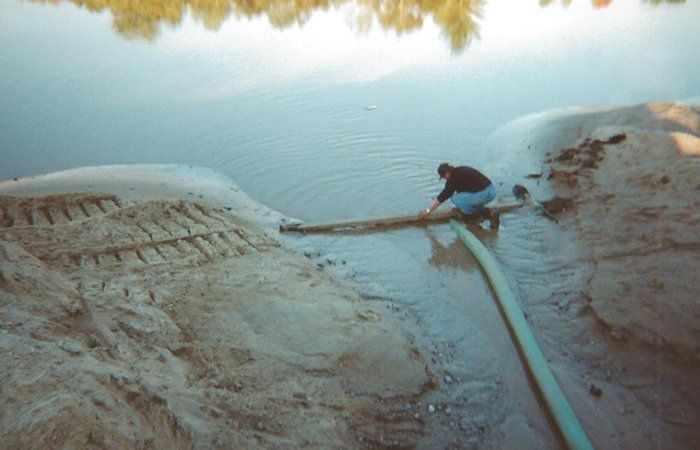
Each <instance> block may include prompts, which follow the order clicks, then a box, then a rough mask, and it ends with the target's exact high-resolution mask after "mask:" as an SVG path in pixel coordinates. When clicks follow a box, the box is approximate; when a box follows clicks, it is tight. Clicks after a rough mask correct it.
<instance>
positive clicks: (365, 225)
mask: <svg viewBox="0 0 700 450" xmlns="http://www.w3.org/2000/svg"><path fill="white" fill-rule="evenodd" d="M521 206H522V203H519V202H506V203H499V204H496V205H494V206H491V207H489V210H491V211H493V212H495V213H497V214H500V213H503V212H507V211H511V210H513V209H516V208H520V207H521ZM450 219H462V220H465V221H475V220H477V219H479V220H480V219H481V216H480V215H465V214H463V213H462V212H459V211H454V210H450V211H444V212H433V213H432V214H430V215H428V216H426V217H424V218H422V219H421V218H419V217H418V214H412V215H410V216H392V217H375V218H370V219H361V220H347V221H341V222H328V223H319V224H299V223H295V224H283V225H280V232H282V233H286V232H293V233H329V232H338V231H349V230H368V229H372V228H398V227H404V226H406V227H409V226H427V225H433V224H436V223H444V222H448V221H449V220H450Z"/></svg>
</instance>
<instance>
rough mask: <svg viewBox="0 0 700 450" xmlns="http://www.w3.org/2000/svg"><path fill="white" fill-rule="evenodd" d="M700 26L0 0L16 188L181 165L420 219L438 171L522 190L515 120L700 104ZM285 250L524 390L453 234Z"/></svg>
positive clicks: (483, 13)
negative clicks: (53, 174) (494, 152)
mask: <svg viewBox="0 0 700 450" xmlns="http://www.w3.org/2000/svg"><path fill="white" fill-rule="evenodd" d="M78 3H83V6H78ZM299 5H304V6H299ZM317 5H320V6H317ZM699 23H700V2H697V1H688V2H663V1H636V0H628V1H624V2H623V1H613V2H610V1H594V2H590V1H586V0H573V1H571V2H568V1H564V2H557V1H540V2H538V1H536V0H522V1H517V2H515V1H513V2H511V1H505V0H491V1H486V0H472V1H468V0H462V1H445V2H418V1H403V2H398V1H397V2H370V1H362V0H357V1H349V0H336V1H332V0H331V1H325V2H321V1H319V2H313V1H312V2H292V1H282V2H279V1H278V2H243V1H234V0H228V1H222V2H214V1H212V2H206V1H205V2H188V1H185V0H171V1H165V0H162V1H155V0H145V1H142V2H127V1H123V0H105V1H100V2H93V1H86V2H77V1H56V2H44V1H17V0H0V44H1V45H0V152H1V154H2V158H3V164H2V166H1V167H0V179H7V178H12V177H19V176H26V175H33V174H38V173H46V172H50V171H56V170H62V169H67V168H73V167H78V166H87V165H102V164H123V163H185V164H193V165H199V166H209V167H213V168H215V169H217V170H219V171H221V172H223V173H225V174H227V175H229V176H231V177H232V178H233V179H234V180H235V181H236V182H237V183H238V184H239V185H240V187H241V188H242V189H243V190H244V191H246V192H247V193H248V194H249V195H251V196H252V197H253V198H255V199H256V200H258V201H260V202H261V203H263V204H265V205H267V206H269V207H271V208H273V209H276V210H279V211H281V212H282V213H284V214H286V215H288V216H292V217H297V218H301V219H304V220H307V221H329V220H335V219H347V218H357V217H367V216H377V215H386V214H393V213H398V214H406V213H413V212H417V211H418V210H419V209H420V208H424V207H425V206H426V205H427V204H429V202H430V201H431V199H432V198H434V196H435V195H436V194H437V192H438V191H439V189H440V188H441V186H440V185H439V184H438V180H437V176H436V174H435V168H436V166H437V164H438V163H439V162H442V161H452V162H455V163H466V164H470V165H474V166H477V167H484V166H488V167H489V168H490V170H491V172H490V173H489V175H490V176H492V177H493V178H494V179H496V180H501V181H505V182H506V186H507V188H508V189H509V187H510V185H511V184H512V182H513V181H514V180H504V179H503V177H502V176H501V174H500V173H499V169H498V167H499V164H503V165H507V164H509V163H513V161H491V160H490V159H489V148H488V146H487V144H486V142H487V139H488V137H489V135H490V134H491V133H493V132H494V131H495V130H496V129H498V128H499V127H500V126H501V125H503V124H505V123H507V122H508V121H510V120H512V119H514V118H516V117H518V116H521V115H524V114H529V113H532V112H535V111H541V110H546V109H550V108H558V107H566V106H572V105H581V104H611V103H636V102H644V101H652V100H654V101H658V100H679V99H687V98H693V97H696V98H697V97H698V95H700V53H698V43H699V42H700V31H698V30H700V28H698V24H699ZM516 181H517V180H516ZM533 220H535V219H533V217H532V216H530V215H528V214H526V213H523V214H520V215H518V216H516V217H513V218H506V219H504V222H503V227H502V229H501V231H500V233H499V235H497V236H496V235H494V234H491V235H487V236H485V239H486V240H487V242H488V243H489V245H491V246H492V247H493V248H494V249H495V250H496V251H497V253H498V254H499V255H500V256H501V257H502V258H506V259H507V258H522V259H523V260H529V259H530V258H531V257H532V252H536V249H537V246H538V243H537V241H536V239H535V241H534V242H530V241H527V242H526V241H525V240H522V242H519V243H518V242H517V239H516V240H514V239H513V238H512V236H515V235H518V231H520V235H522V234H523V233H522V231H523V230H526V229H529V230H531V234H532V233H534V234H535V235H537V233H546V232H549V231H551V230H549V229H548V227H550V224H547V223H540V222H538V224H537V225H535V226H534V227H533V225H532V223H533ZM509 236H510V238H509ZM289 239H290V240H291V241H292V243H293V244H294V245H296V246H297V247H299V248H302V249H305V250H309V251H313V252H314V253H316V252H319V253H321V254H322V255H323V258H324V259H325V258H329V259H331V260H334V261H336V262H340V261H345V262H346V264H344V265H343V264H340V265H339V266H342V270H343V271H344V272H345V273H350V274H352V275H353V276H354V277H356V278H358V279H360V280H362V281H364V282H365V283H366V284H367V286H368V289H369V290H370V291H372V292H373V293H375V294H378V295H387V296H389V297H392V298H394V299H397V300H398V301H400V302H403V303H404V304H406V305H410V307H411V308H412V310H413V311H414V312H415V313H416V314H417V316H418V318H419V320H420V321H421V322H422V323H423V329H424V330H426V333H427V334H428V335H430V336H431V337H432V338H433V339H434V341H435V342H437V343H438V344H437V345H438V348H440V345H441V344H440V343H447V342H457V343H458V345H457V349H458V350H457V353H456V354H455V355H454V359H453V360H452V362H451V363H450V364H452V366H451V368H450V370H451V371H452V373H454V374H458V375H459V374H462V375H464V376H469V377H471V378H475V377H477V378H478V377H483V378H484V379H494V378H498V377H505V378H509V377H512V378H518V377H520V376H521V374H518V373H513V374H512V375H511V374H510V373H511V372H512V371H513V370H516V371H517V369H514V367H515V366H517V362H516V363H515V364H512V363H503V364H505V367H504V366H502V365H499V364H501V363H496V362H494V361H495V357H493V356H492V355H495V354H501V353H503V352H512V349H510V342H509V340H508V337H507V332H506V331H505V329H504V328H503V327H502V325H501V324H500V317H499V316H498V312H497V310H496V307H495V306H494V305H493V302H492V300H491V296H490V293H489V290H488V287H487V286H486V285H485V284H484V283H483V281H482V278H481V274H480V273H479V271H478V269H477V268H476V266H475V265H474V263H473V262H472V261H471V260H470V259H469V256H468V254H467V253H466V251H465V250H464V249H463V248H462V247H461V244H459V243H457V241H456V238H455V237H454V235H453V234H452V233H451V231H450V230H449V229H448V228H447V227H446V226H441V227H434V228H433V229H432V230H423V229H411V230H401V231H392V232H389V233H382V234H374V235H362V236H332V237H304V238H300V237H291V238H289ZM523 249H524V250H523ZM530 250H532V252H530ZM545 269H546V268H545ZM467 296H468V298H466V297H467ZM514 360H516V361H517V358H514ZM503 373H507V375H503ZM505 385H509V384H508V380H507V379H506V380H505ZM510 389H511V390H515V391H516V393H517V392H518V389H521V388H518V387H511V388H510ZM522 389H527V386H525V387H524V388H522ZM511 393H512V392H511ZM522 401H523V402H524V403H526V404H528V402H529V404H530V407H531V409H532V408H536V406H533V405H535V402H534V400H532V399H530V400H522ZM521 406H522V405H516V404H511V405H510V406H507V407H509V408H512V409H514V410H515V409H518V408H520V407H521ZM526 406H527V405H526ZM528 420H531V421H532V423H534V425H533V426H534V427H535V428H537V429H539V430H540V432H541V433H543V435H544V436H545V437H543V439H544V441H543V442H544V443H545V444H547V443H549V444H551V443H552V439H553V438H552V437H551V436H548V437H547V432H546V429H547V425H546V423H544V422H543V421H542V420H540V419H536V418H533V417H530V416H528ZM543 430H544V431H543Z"/></svg>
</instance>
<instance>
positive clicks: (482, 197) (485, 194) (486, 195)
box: [452, 183, 496, 214]
mask: <svg viewBox="0 0 700 450" xmlns="http://www.w3.org/2000/svg"><path fill="white" fill-rule="evenodd" d="M494 198H496V188H495V187H494V186H493V183H491V184H489V187H487V188H486V189H484V190H483V191H479V192H456V193H455V194H453V195H452V203H454V204H455V206H456V207H457V208H459V209H460V210H462V212H463V213H464V214H471V213H473V212H476V211H479V210H482V209H484V205H485V204H487V203H488V202H490V201H492V200H493V199H494Z"/></svg>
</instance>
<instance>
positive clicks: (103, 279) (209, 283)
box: [0, 194, 431, 448]
mask: <svg viewBox="0 0 700 450" xmlns="http://www.w3.org/2000/svg"><path fill="white" fill-rule="evenodd" d="M0 207H1V208H2V218H1V220H2V224H1V226H2V227H1V228H0V248H1V250H0V259H1V264H2V266H1V267H2V270H1V271H0V294H1V295H2V301H1V303H0V347H1V351H0V379H1V383H0V411H1V412H0V431H1V432H2V436H3V441H4V445H5V446H7V447H8V448H20V447H21V448H47V447H52V448H56V447H60V448H81V447H110V448H124V447H134V448H149V447H154V448H193V447H195V448H206V447H210V446H217V447H219V446H221V447H235V448H245V447H248V448H253V447H258V446H264V447H286V448H289V447H297V446H303V445H311V446H313V447H325V448H329V447H334V446H343V447H346V446H352V445H356V444H357V442H358V440H360V441H365V442H373V441H376V442H384V443H390V444H397V445H411V444H412V443H413V442H415V440H416V439H418V438H419V437H420V436H421V434H422V424H421V422H420V421H416V420H414V418H413V417H412V416H411V415H410V413H409V412H406V411H405V410H404V407H403V405H404V404H405V403H406V402H414V401H416V400H417V399H418V398H419V397H420V396H421V395H422V394H423V393H424V392H425V391H426V390H427V389H429V388H430V387H431V376H430V374H429V373H428V370H427V368H426V365H425V362H424V361H423V357H422V355H421V354H420V352H419V351H418V349H417V347H416V344H415V343H414V342H413V337H412V335H411V333H410V332H408V330H406V329H405V328H404V326H403V325H402V323H401V322H400V321H399V320H398V319H397V318H395V317H394V315H393V314H392V313H391V312H390V311H389V310H388V309H386V308H384V307H383V306H382V304H381V303H376V302H375V303H373V304H372V305H369V304H368V303H367V302H366V301H364V300H362V299H360V298H359V297H358V296H357V295H356V294H355V293H354V292H353V291H351V290H350V289H349V288H347V287H345V286H342V285H340V284H339V283H338V282H336V281H333V280H332V279H331V278H330V277H328V276H327V275H326V274H324V273H323V272H321V271H319V270H318V269H317V268H315V267H314V266H313V265H312V264H311V262H310V261H308V260H307V259H306V258H304V257H303V256H301V255H298V254H295V253H292V252H289V251H287V250H285V249H283V248H280V246H279V245H278V244H277V243H276V242H275V241H274V240H273V239H272V238H270V237H269V236H268V235H266V234H265V233H263V232H262V231H261V230H260V229H259V228H258V227H256V226H253V225H251V224H250V223H249V222H246V221H242V220H240V219H238V218H236V217H235V216H233V215H231V214H229V213H228V212H226V211H225V210H221V209H219V208H215V207H212V206H209V205H207V204H205V203H196V202H189V201H176V200H161V201H128V200H124V199H121V198H119V197H116V196H114V195H92V194H62V195H56V196H51V197H30V198H16V197H7V196H5V197H0Z"/></svg>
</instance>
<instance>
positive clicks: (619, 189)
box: [548, 103, 700, 361]
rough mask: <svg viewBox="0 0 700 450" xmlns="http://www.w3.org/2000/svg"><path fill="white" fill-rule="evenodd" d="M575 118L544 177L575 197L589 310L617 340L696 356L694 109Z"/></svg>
mask: <svg viewBox="0 0 700 450" xmlns="http://www.w3.org/2000/svg"><path fill="white" fill-rule="evenodd" d="M577 119H578V120H579V123H578V124H576V123H575V121H572V120H571V119H569V120H570V122H569V124H567V126H561V124H559V125H558V126H559V128H560V129H561V132H562V133H563V134H564V133H567V132H571V131H573V130H574V129H575V130H576V131H575V132H576V140H574V141H570V142H568V143H567V144H566V145H567V147H566V148H564V149H562V150H560V151H558V152H557V151H553V152H552V153H551V158H550V159H549V161H550V168H549V172H548V174H549V175H548V177H549V178H550V181H551V182H552V183H553V184H554V185H555V186H556V187H557V188H558V189H560V190H561V191H562V192H563V193H564V195H570V196H572V197H573V198H574V199H575V205H576V206H575V214H576V221H577V225H578V228H579V230H580V232H581V239H582V241H583V244H584V247H586V248H587V249H589V251H590V257H591V259H592V261H593V263H594V268H593V273H592V274H591V279H590V286H589V287H590V289H589V291H588V292H589V294H588V295H590V298H591V306H592V308H593V309H594V310H595V311H596V313H597V314H598V316H599V317H600V318H601V320H603V321H604V322H605V323H606V324H607V325H609V326H610V327H611V333H612V334H613V335H614V336H617V337H618V338H624V337H630V338H633V339H636V340H639V341H642V342H644V343H649V344H652V345H655V346H657V347H664V348H667V349H668V350H670V351H673V352H675V353H677V354H679V355H680V356H682V357H683V358H687V359H690V360H694V361H700V323H699V322H698V319H699V318H700V303H698V295H699V294H700V289H699V288H698V285H697V267H698V266H700V108H692V107H689V106H684V105H678V104H670V103H656V104H648V105H643V106H638V107H631V108H622V109H619V110H613V111H610V112H606V113H601V114H598V115H596V116H594V117H590V118H586V117H585V116H584V117H581V116H579V117H577ZM572 122H573V123H572ZM616 135H617V136H620V139H622V140H621V141H620V142H618V143H607V140H608V139H609V138H610V137H611V136H616ZM623 138H624V139H623Z"/></svg>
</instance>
